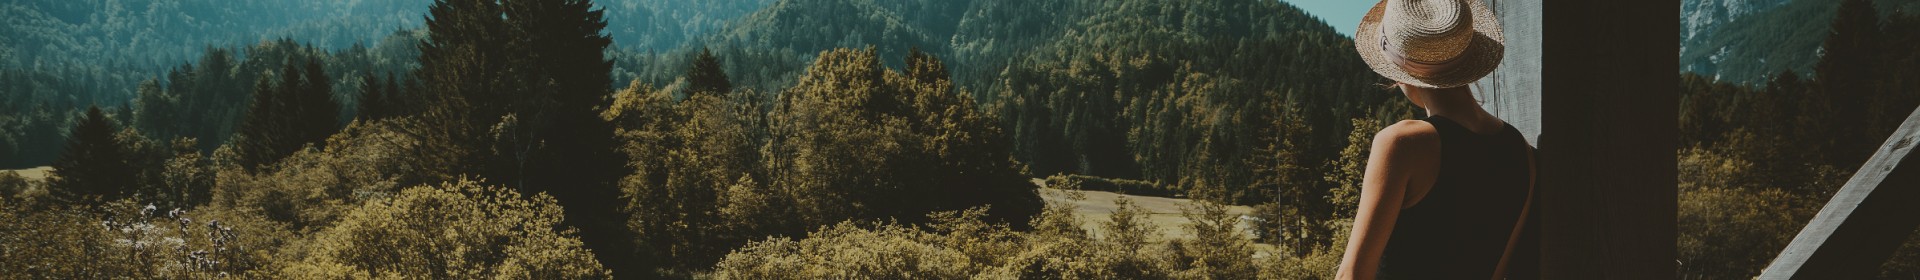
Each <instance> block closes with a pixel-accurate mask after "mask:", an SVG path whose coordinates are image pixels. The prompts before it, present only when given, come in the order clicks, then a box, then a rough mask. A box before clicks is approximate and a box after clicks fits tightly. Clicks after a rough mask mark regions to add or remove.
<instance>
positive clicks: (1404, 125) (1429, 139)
mask: <svg viewBox="0 0 1920 280" xmlns="http://www.w3.org/2000/svg"><path fill="white" fill-rule="evenodd" d="M1439 147H1440V130H1439V129H1436V128H1434V127H1433V124H1432V123H1428V122H1426V121H1419V120H1403V121H1400V122H1398V123H1394V124H1393V125H1389V126H1387V128H1385V129H1381V130H1380V132H1379V133H1376V134H1374V135H1373V149H1374V151H1375V152H1382V151H1395V152H1399V151H1405V152H1421V151H1428V152H1433V151H1437V150H1435V149H1434V148H1439Z"/></svg>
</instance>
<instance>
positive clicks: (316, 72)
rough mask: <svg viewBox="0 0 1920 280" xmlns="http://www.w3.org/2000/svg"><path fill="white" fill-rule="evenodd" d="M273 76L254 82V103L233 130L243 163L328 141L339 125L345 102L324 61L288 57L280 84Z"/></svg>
mask: <svg viewBox="0 0 1920 280" xmlns="http://www.w3.org/2000/svg"><path fill="white" fill-rule="evenodd" d="M303 68H304V69H305V70H304V71H303V70H301V69H303ZM273 78H275V77H274V76H268V75H263V76H262V77H261V78H260V80H259V81H257V82H256V83H255V84H254V97H253V104H252V105H250V106H248V108H247V115H246V117H245V118H243V119H242V120H241V123H240V128H239V130H238V131H236V132H234V139H233V145H234V146H236V147H237V148H238V152H239V155H240V163H241V164H242V166H246V167H249V168H252V167H257V166H260V165H264V164H269V163H273V162H274V161H278V160H280V158H283V157H286V156H287V155H289V154H293V152H295V151H298V150H299V149H301V148H302V147H305V146H306V145H307V144H324V142H325V141H326V140H327V137H328V136H331V135H333V133H334V132H336V131H338V130H339V120H338V118H339V116H340V104H339V103H338V101H336V100H334V98H333V89H332V85H331V83H330V82H329V81H330V80H329V79H327V74H326V72H325V70H324V69H322V68H321V67H320V64H319V61H317V60H311V59H309V60H308V61H307V62H306V64H305V66H304V67H300V66H295V64H294V63H291V62H290V63H287V64H286V66H285V67H282V68H281V74H280V75H279V76H278V78H279V79H280V82H279V83H278V84H277V85H276V84H275V83H273V82H272V79H273Z"/></svg>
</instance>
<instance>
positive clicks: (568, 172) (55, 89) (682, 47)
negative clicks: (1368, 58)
mask: <svg viewBox="0 0 1920 280" xmlns="http://www.w3.org/2000/svg"><path fill="white" fill-rule="evenodd" d="M36 3H37V2H36ZM354 3H359V2H343V3H328V5H332V4H339V5H353V4H354ZM388 3H391V2H388ZM756 3H764V4H756ZM84 4H89V5H106V6H112V5H119V4H122V2H116V1H110V0H103V1H102V2H88V3H84ZM314 5H321V4H314ZM755 5H764V7H755ZM21 7H26V6H21ZM46 7H66V6H46ZM75 7H78V6H75ZM300 7H308V6H300ZM31 8H36V9H37V8H43V7H42V6H33V7H31ZM66 8H71V7H66ZM415 8H425V9H415V10H413V11H414V12H413V13H415V14H414V15H413V17H414V18H416V19H421V21H422V25H421V26H418V27H402V28H395V29H394V30H379V31H367V32H377V33H375V35H366V34H359V33H358V32H361V31H357V29H338V30H341V31H338V32H336V33H342V32H351V33H355V34H324V35H327V36H339V37H345V36H349V35H351V36H378V37H377V38H380V39H379V40H378V41H377V42H361V43H359V44H349V45H347V46H334V45H331V44H333V43H325V44H313V43H306V42H305V41H304V40H305V39H304V38H305V37H302V36H301V35H302V34H291V35H286V36H281V37H278V38H281V39H268V40H255V41H251V42H241V43H227V44H205V45H200V46H198V47H196V48H194V49H187V50H185V51H182V52H186V53H198V54H194V55H186V56H184V58H178V59H172V58H170V59H165V60H158V61H149V59H148V58H140V59H139V60H137V61H136V62H130V63H128V65H133V64H150V65H158V66H151V67H153V68H154V70H144V71H151V72H150V73H145V74H142V71H126V72H101V71H96V73H93V74H86V75H77V76H78V77H80V78H75V79H76V80H84V79H92V78H91V77H117V78H116V79H122V80H125V81H127V83H131V84H134V85H132V86H111V85H108V86H99V87H100V88H103V89H104V88H112V89H107V90H120V91H122V92H120V93H105V94H102V93H100V92H102V91H104V90H102V91H96V90H95V89H84V90H82V89H70V88H67V87H77V86H76V85H80V84H82V83H74V84H72V85H69V84H67V83H68V82H66V81H64V80H61V79H57V78H54V77H59V76H60V74H47V73H48V72H46V71H43V70H42V69H37V68H21V69H14V68H9V69H8V70H18V71H19V72H22V73H27V74H23V75H14V76H10V77H13V78H15V79H18V80H20V81H31V82H32V83H28V84H29V85H30V86H16V87H15V88H21V89H24V92H30V94H23V95H14V94H12V93H11V92H9V93H8V96H6V97H8V98H7V99H6V100H8V101H7V102H8V103H7V104H5V105H8V107H10V108H11V107H19V108H26V106H36V105H35V104H40V105H45V104H48V103H59V104H60V105H59V106H57V107H56V109H55V110H58V111H47V112H36V113H35V114H34V115H31V116H32V117H18V118H7V116H0V128H6V129H7V131H12V132H10V133H0V136H8V135H25V136H28V137H20V138H22V139H29V140H32V141H12V139H7V138H0V140H9V141H6V142H4V143H8V144H11V146H9V147H12V148H14V149H12V150H0V151H5V152H9V153H7V154H0V155H5V156H6V160H7V161H15V160H18V161H20V162H19V163H14V164H21V163H25V164H32V163H36V162H44V161H52V162H55V163H56V164H55V166H56V167H57V168H55V169H54V170H53V171H51V174H52V175H51V177H52V178H54V179H51V180H48V181H44V182H38V181H34V180H27V179H22V178H18V177H10V176H8V175H12V172H5V173H6V174H0V220H4V221H5V222H6V223H4V224H6V225H8V226H0V240H6V241H8V242H6V243H4V244H0V256H7V257H8V258H0V259H4V260H0V268H5V270H6V271H24V272H25V274H28V275H36V276H47V277H54V278H60V277H68V278H100V277H133V278H139V277H198V276H209V275H222V274H225V275H239V276H242V277H254V278H356V277H358V278H373V277H379V276H396V275H425V276H426V277H436V278H463V277H467V276H496V275H508V276H519V277H527V278H569V279H571V278H607V277H615V278H656V277H660V278H698V277H719V278H735V277H737V278H755V279H758V278H769V277H773V278H779V277H786V278H800V277H808V276H817V277H828V276H831V275H919V276H925V277H927V278H964V277H982V278H1021V277H1027V278H1098V277H1107V278H1176V279H1204V278H1214V279H1222V278H1225V279H1246V278H1255V277H1283V278H1284V277H1306V275H1321V276H1322V277H1325V275H1322V274H1325V273H1326V272H1329V271H1331V269H1330V268H1329V267H1327V266H1329V265H1330V263H1329V262H1328V260H1329V259H1330V258H1337V257H1338V249H1337V248H1339V245H1338V244H1339V243H1338V242H1340V241H1341V240H1343V239H1344V236H1343V234H1344V232H1343V231H1342V228H1343V226H1344V224H1346V223H1348V222H1350V221H1348V220H1346V219H1348V217H1345V216H1347V215H1349V213H1350V212H1351V211H1350V208H1351V205H1352V204H1353V203H1354V202H1353V201H1354V198H1355V194H1357V191H1356V190H1357V182H1358V181H1359V172H1358V170H1359V168H1361V167H1362V166H1360V165H1358V164H1353V162H1358V161H1360V159H1362V158H1364V157H1365V149H1364V147H1365V143H1366V142H1368V141H1367V139H1370V138H1369V137H1368V135H1371V134H1372V132H1373V131H1375V130H1377V129H1379V127H1381V126H1382V125H1384V124H1385V123H1386V121H1390V120H1396V119H1400V118H1407V117H1410V116H1411V112H1412V110H1411V109H1410V107H1409V106H1407V104H1405V103H1404V102H1396V101H1395V100H1394V99H1392V97H1393V96H1392V95H1391V94H1390V93H1389V91H1388V90H1386V89H1384V88H1383V87H1380V86H1378V83H1381V82H1383V81H1384V80H1383V79H1381V78H1379V77H1377V76H1376V75H1373V74H1372V73H1371V72H1370V71H1368V70H1366V67H1365V66H1364V65H1363V64H1362V63H1361V62H1360V60H1359V58H1358V56H1357V55H1355V54H1354V53H1353V52H1352V45H1351V43H1350V42H1349V40H1348V38H1346V37H1344V36H1341V35H1339V34H1337V33H1335V32H1334V31H1333V29H1332V28H1330V27H1328V26H1327V25H1326V24H1325V23H1323V22H1321V21H1319V20H1317V19H1315V18H1314V17H1312V16H1310V15H1307V14H1306V13H1305V12H1303V11H1300V10H1299V9H1296V8H1294V7H1292V6H1289V5H1287V4H1285V3H1280V2H1273V1H1264V0H1229V1H1214V2H1193V1H1177V0H1150V1H1126V2H1115V1H1095V0H1056V1H989V0H975V1H937V0H926V1H877V0H780V1H765V2H753V1H745V2H725V1H717V2H682V1H626V2H621V1H609V2H607V3H595V2H591V1H584V0H557V1H536V0H500V1H494V0H435V1H430V3H420V4H419V6H418V7H415ZM161 10H162V11H167V10H166V9H161ZM62 11H65V10H62ZM64 13H65V12H57V13H48V14H61V15H64ZM649 13H650V14H652V15H650V16H631V15H637V14H649ZM158 14H163V15H167V14H172V13H158ZM662 15H670V16H662ZM57 17H58V16H48V17H47V18H57ZM167 20H180V21H186V22H193V21H191V20H185V19H184V18H180V17H167V18H164V19H161V20H159V21H167ZM106 22H116V21H106ZM663 22H671V23H672V24H671V26H663V25H668V24H667V23H663ZM108 25H109V26H111V24H108ZM322 25H323V26H324V24H322ZM206 26H214V27H232V28H235V29H236V30H242V31H236V32H240V33H245V32H252V31H247V30H253V29H248V28H255V29H266V28H267V27H253V26H241V27H234V26H229V25H223V24H206ZM214 27H205V28H214ZM128 30H141V29H128ZM136 32H137V31H136ZM259 32H267V31H259ZM306 32H316V33H318V32H329V31H306ZM76 34H84V33H76ZM112 34H120V33H112ZM623 34H625V35H623ZM243 35H244V34H243ZM627 35H633V36H634V37H640V38H622V36H627ZM129 42H145V41H140V40H135V41H129ZM329 42H331V41H329ZM172 43H179V42H172ZM189 43H191V42H189ZM622 44H631V45H626V46H623V45H622ZM128 45H132V43H128V44H120V45H113V48H120V47H126V46H128ZM209 46H211V47H209ZM162 50H166V49H162ZM119 51H120V50H116V52H119ZM104 54H105V55H102V57H107V58H109V59H110V58H111V57H113V56H119V55H138V52H131V51H127V52H124V53H119V54H115V53H111V52H109V53H104ZM62 55H79V54H78V53H65V54H62ZM77 61H80V60H79V59H69V60H66V61H65V62H61V63H59V64H62V65H86V66H87V67H94V68H87V69H102V68H101V66H98V65H95V64H86V63H81V62H77ZM103 73H104V74H103ZM163 73H164V74H163ZM40 84H47V85H56V86H39V85H40ZM86 84H90V83H86ZM10 85H12V84H10ZM122 87H130V88H122ZM81 94H85V95H93V96H98V97H99V98H84V99H83V98H72V97H71V96H74V95H81ZM23 96H24V97H23ZM129 98H130V99H131V100H129ZM14 100H18V102H15V101H14ZM43 107H45V106H43ZM79 108H86V109H85V110H81V109H79ZM81 111H84V112H86V113H84V114H80V113H76V112H81ZM48 139H52V140H51V141H49V140H48ZM61 140H64V143H62V141H61ZM42 147H61V148H60V149H53V148H42ZM15 151H33V152H34V153H38V154H40V155H36V156H37V157H40V158H28V157H16V156H15V155H16V154H12V152H15ZM22 154H25V153H22ZM42 158H44V159H46V160H44V161H43V160H41V159H42ZM1054 175H1060V176H1054ZM1089 175H1091V176H1089ZM1095 176H1099V177H1095ZM1036 177H1049V178H1050V179H1048V180H1047V182H1049V183H1048V184H1049V185H1051V186H1054V187H1057V188H1061V189H1066V190H1072V189H1076V188H1080V186H1085V187H1087V188H1095V189H1097V188H1101V187H1100V186H1099V185H1100V184H1103V183H1104V184H1127V185H1130V186H1148V187H1147V188H1153V189H1156V190H1164V192H1158V193H1159V194H1170V195H1176V196H1191V197H1194V198H1197V199H1196V200H1197V201H1202V202H1200V203H1199V204H1196V205H1195V206H1194V207H1193V208H1191V209H1185V212H1187V213H1186V214H1188V216H1187V219H1189V220H1191V221H1194V223H1192V228H1186V229H1185V230H1184V232H1190V233H1192V235H1193V237H1194V238H1193V239H1191V240H1189V239H1187V238H1162V237H1160V236H1156V235H1157V233H1158V232H1160V231H1158V230H1154V229H1152V228H1151V227H1150V226H1151V224H1148V223H1146V222H1144V219H1146V217H1147V216H1148V215H1153V214H1154V213H1141V212H1139V211H1140V210H1139V209H1134V208H1130V207H1127V206H1125V205H1126V202H1124V201H1121V202H1116V203H1117V204H1119V205H1122V206H1121V207H1119V208H1120V210H1117V212H1116V213H1115V214H1114V215H1113V216H1112V217H1111V218H1112V219H1111V220H1109V221H1104V222H1100V226H1099V228H1098V229H1096V230H1095V231H1089V230H1087V229H1086V228H1083V227H1082V226H1081V225H1083V224H1088V223H1083V222H1081V221H1078V220H1077V219H1078V218H1076V217H1074V216H1072V215H1071V213H1073V211H1071V209H1070V207H1068V206H1062V205H1056V204H1048V203H1047V202H1045V201H1043V200H1042V199H1041V197H1039V195H1038V192H1037V191H1036V185H1035V183H1034V182H1033V180H1034V178H1036ZM129 182H131V183H129ZM1223 203H1231V204H1246V205H1253V204H1259V207H1258V208H1259V209H1260V210H1259V211H1257V213H1255V215H1257V217H1258V218H1255V219H1245V218H1242V217H1237V216H1232V215H1228V214H1226V212H1225V211H1224V210H1221V209H1223V208H1222V207H1221V204H1223ZM1063 207H1065V208H1063ZM1063 213H1064V214H1063ZM1160 214H1165V213H1160ZM392 221H405V222H403V223H394V222H392ZM1246 223H1253V224H1254V228H1257V230H1252V234H1250V232H1249V231H1248V230H1243V229H1241V228H1240V226H1242V225H1243V224H1246ZM176 225H177V226H176ZM172 240H180V241H177V242H176V241H172ZM794 240H798V241H794ZM874 240H880V241H878V242H875V241H874ZM1254 240H1259V241H1260V242H1264V243H1267V244H1270V245H1273V246H1277V247H1279V248H1278V249H1268V247H1258V246H1254V243H1252V242H1253V241H1254ZM120 242H125V243H120ZM140 242H149V243H140ZM151 242H160V243H151ZM169 242H171V243H169ZM113 244H160V245H155V246H145V245H142V246H116V245H113ZM49 245H73V246H65V247H62V246H49ZM863 246H872V247H863ZM42 248H85V249H87V250H92V251H61V250H43V249H42ZM396 248H398V249H396ZM448 248H456V249H448ZM459 248H483V250H470V251H450V250H459ZM842 250H846V251H859V252H880V253H883V254H884V255H885V256H886V257H884V258H879V259H876V258H868V257H865V256H868V255H863V254H816V253H814V252H821V251H826V252H834V251H842ZM102 252H104V253H102ZM194 252H208V253H194ZM1256 252H1265V253H1266V255H1267V256H1270V257H1268V258H1264V259H1255V258H1252V256H1254V255H1256ZM94 254H97V255H102V256H111V257H106V258H105V260H103V261H99V262H94V263H80V261H83V260H88V259H89V257H88V256H89V255H94ZM796 259H798V260H796ZM899 263H919V264H923V265H916V266H899V265H897V264H899ZM47 264H53V265H47ZM216 264H217V265H216ZM796 266H798V267H796ZM1309 267H1310V268H1309ZM788 272H791V273H788Z"/></svg>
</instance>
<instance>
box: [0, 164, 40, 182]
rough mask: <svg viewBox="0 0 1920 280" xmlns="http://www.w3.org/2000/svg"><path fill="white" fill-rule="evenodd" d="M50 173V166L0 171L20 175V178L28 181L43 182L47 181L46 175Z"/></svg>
mask: <svg viewBox="0 0 1920 280" xmlns="http://www.w3.org/2000/svg"><path fill="white" fill-rule="evenodd" d="M52 171H53V167H52V166H41V167H34V168H27V169H4V170H0V172H13V173H14V174H20V177H26V178H27V180H28V181H45V180H47V173H49V172H52Z"/></svg>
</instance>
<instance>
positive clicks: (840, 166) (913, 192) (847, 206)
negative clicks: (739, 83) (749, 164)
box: [765, 49, 1040, 225]
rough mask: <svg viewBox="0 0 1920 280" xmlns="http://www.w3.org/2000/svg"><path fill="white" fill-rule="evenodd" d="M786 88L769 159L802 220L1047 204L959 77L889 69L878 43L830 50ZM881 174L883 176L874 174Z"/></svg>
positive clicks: (1007, 212)
mask: <svg viewBox="0 0 1920 280" xmlns="http://www.w3.org/2000/svg"><path fill="white" fill-rule="evenodd" d="M819 57H820V58H819V60H818V61H817V62H816V63H815V64H814V65H813V66H812V67H809V68H808V70H807V75H805V76H803V77H801V79H800V81H799V83H798V84H797V85H795V86H794V87H792V88H789V89H787V90H786V91H784V92H782V93H781V94H780V98H779V101H778V102H777V104H776V105H775V108H774V109H773V112H772V113H771V114H769V117H768V118H767V120H768V126H769V133H770V135H771V136H772V139H773V140H772V141H770V142H769V143H768V145H769V147H768V148H767V149H765V150H766V151H768V152H767V153H766V154H765V158H766V160H767V161H768V163H767V166H768V167H769V168H770V172H771V173H770V174H769V177H771V179H772V180H771V181H772V184H773V185H774V186H775V188H776V189H778V192H781V193H783V194H784V195H787V196H789V197H793V198H795V199H796V201H795V204H794V206H795V207H796V208H797V209H798V211H797V212H798V213H799V214H800V215H799V216H800V220H802V221H804V222H805V223H806V224H810V225H827V224H833V223H837V222H838V221H839V220H843V219H847V218H884V217H894V218H902V219H907V220H908V221H913V220H915V219H914V218H913V217H918V216H922V215H923V214H924V213H929V212H935V211H952V210H960V209H965V208H969V207H974V206H978V205H993V206H994V207H993V210H992V211H990V212H989V216H990V217H991V218H992V219H995V220H996V221H998V222H1008V223H1010V224H1025V222H1024V221H1025V220H1026V217H1029V216H1031V215H1032V214H1033V213H1036V212H1038V210H1039V205H1040V202H1039V198H1038V195H1036V194H1035V193H1034V186H1033V185H1032V184H1031V183H1028V182H1027V180H1026V179H1025V178H1024V177H1022V176H1021V175H1020V174H1019V173H1018V172H1016V169H1015V168H1014V166H1013V164H1012V162H1011V161H1009V160H1008V159H1009V158H1010V157H1011V156H1010V154H1008V151H1009V146H1008V145H1007V143H1006V142H1004V141H1006V140H1005V138H1002V137H1005V136H1002V135H1000V134H998V131H997V130H995V129H994V128H993V126H992V125H991V124H992V123H994V121H993V120H992V119H991V118H990V117H987V116H984V115H983V114H984V113H981V112H979V111H977V110H976V109H974V105H973V104H972V102H971V100H969V99H966V98H960V96H961V95H958V93H956V92H955V90H954V89H953V88H952V87H951V84H950V83H947V82H945V81H944V80H939V81H936V82H934V83H924V82H919V81H916V80H914V79H911V78H909V77H908V76H904V75H902V74H900V73H898V72H894V71H891V70H887V69H884V68H882V67H881V66H880V64H879V58H878V57H876V56H875V52H874V51H873V50H872V49H868V50H865V51H855V50H848V49H838V50H833V51H828V52H824V53H822V54H821V55H820V56H819ZM869 174H878V175H879V176H867V175H869Z"/></svg>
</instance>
